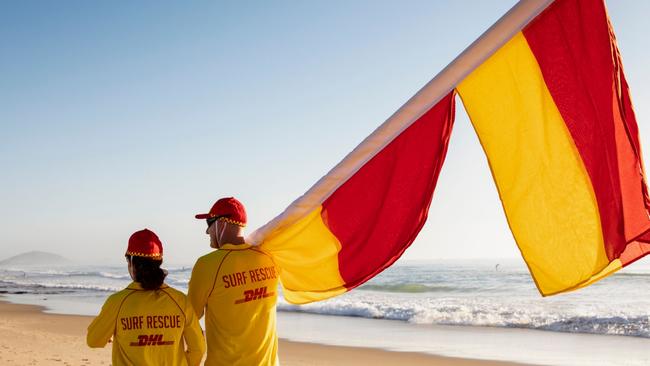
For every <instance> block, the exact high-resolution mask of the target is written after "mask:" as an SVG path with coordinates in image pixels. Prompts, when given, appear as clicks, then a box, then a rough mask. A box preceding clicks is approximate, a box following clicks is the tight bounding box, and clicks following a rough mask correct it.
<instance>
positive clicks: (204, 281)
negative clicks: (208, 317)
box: [187, 258, 216, 319]
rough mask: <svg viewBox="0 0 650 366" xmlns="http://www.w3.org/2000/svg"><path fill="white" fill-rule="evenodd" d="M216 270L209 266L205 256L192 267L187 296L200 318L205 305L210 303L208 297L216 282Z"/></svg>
mask: <svg viewBox="0 0 650 366" xmlns="http://www.w3.org/2000/svg"><path fill="white" fill-rule="evenodd" d="M215 275H216V274H215V273H214V270H212V269H211V268H209V267H208V266H207V265H206V263H205V260H204V259H203V258H199V260H198V261H196V264H195V265H194V268H192V275H191V277H190V283H189V284H188V288H187V297H188V298H189V299H190V303H191V304H192V307H193V308H194V313H195V314H196V316H197V318H198V319H201V318H202V317H203V311H204V309H205V305H207V303H208V297H209V296H210V291H212V286H213V284H214V278H213V277H214V276H215Z"/></svg>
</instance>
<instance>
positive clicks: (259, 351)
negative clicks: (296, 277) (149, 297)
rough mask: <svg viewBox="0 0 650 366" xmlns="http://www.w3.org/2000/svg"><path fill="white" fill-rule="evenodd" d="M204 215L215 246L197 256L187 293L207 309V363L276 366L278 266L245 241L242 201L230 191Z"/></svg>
mask: <svg viewBox="0 0 650 366" xmlns="http://www.w3.org/2000/svg"><path fill="white" fill-rule="evenodd" d="M196 218H197V219H205V220H206V221H207V225H208V229H207V230H206V234H208V235H209V236H210V246H211V247H212V248H215V249H216V250H215V251H212V252H211V253H209V254H207V255H204V256H203V257H201V258H199V259H198V260H197V262H196V264H195V265H194V268H193V270H192V276H191V278H190V283H189V289H188V297H189V299H190V301H191V303H192V305H193V306H194V310H195V311H196V314H197V315H198V316H199V318H201V317H202V316H203V315H204V314H205V331H206V338H207V343H208V355H207V358H206V361H205V365H207V366H215V365H219V366H220V365H224V366H226V365H227V366H276V365H279V361H278V336H277V333H276V309H275V305H276V301H277V297H278V295H277V288H278V275H279V273H278V268H277V267H276V266H275V264H274V262H273V259H272V258H271V257H270V256H269V255H268V254H267V253H265V252H264V251H262V250H260V249H259V248H257V247H254V246H252V245H250V244H247V243H246V242H245V240H244V238H243V236H242V228H243V227H244V226H245V225H246V211H245V209H244V206H243V205H242V204H241V202H239V201H238V200H236V199H235V198H233V197H228V198H222V199H220V200H218V201H217V202H216V203H215V204H214V205H213V206H212V208H211V209H210V212H208V213H207V214H199V215H196Z"/></svg>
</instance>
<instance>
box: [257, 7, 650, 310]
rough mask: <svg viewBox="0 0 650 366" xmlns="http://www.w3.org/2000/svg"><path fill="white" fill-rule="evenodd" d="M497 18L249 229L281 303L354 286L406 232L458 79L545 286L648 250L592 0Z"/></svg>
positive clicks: (626, 119)
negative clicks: (277, 270)
mask: <svg viewBox="0 0 650 366" xmlns="http://www.w3.org/2000/svg"><path fill="white" fill-rule="evenodd" d="M549 4H550V5H549ZM542 10H543V11H542ZM540 11H541V12H540ZM504 18H507V19H505V20H503V19H502V21H500V22H499V23H497V24H496V25H495V26H494V27H493V28H492V29H491V30H489V31H488V32H487V33H486V35H484V36H482V37H481V38H480V39H479V40H477V42H476V43H475V44H474V45H472V46H471V47H470V48H469V49H468V50H466V51H465V52H464V53H463V54H461V56H459V58H458V59H457V60H456V61H454V62H453V63H452V64H451V65H450V66H449V67H448V68H447V69H445V70H444V71H443V72H442V73H441V74H440V75H438V76H437V77H436V78H434V80H432V82H430V83H429V84H427V85H426V86H425V87H424V88H423V89H422V90H421V91H419V92H418V93H417V94H416V95H415V96H414V97H413V98H412V99H411V100H410V101H409V102H407V103H406V104H405V105H404V106H403V107H402V108H401V109H400V110H398V111H397V112H396V113H395V115H393V116H392V117H391V118H389V119H388V120H387V121H386V122H385V123H384V124H383V125H382V126H380V127H379V129H377V131H375V132H374V133H373V134H372V135H370V136H369V137H368V138H367V139H366V140H365V141H363V142H362V143H361V145H359V146H358V147H357V148H356V149H355V150H354V151H353V152H352V153H350V155H348V156H347V157H346V158H345V159H344V160H343V161H342V162H341V163H339V165H337V166H336V167H335V168H334V169H333V170H332V171H330V172H329V173H328V174H327V175H326V176H325V177H323V178H322V179H321V180H320V181H319V182H318V183H316V185H315V186H314V187H312V188H311V189H310V190H309V191H308V192H307V193H306V194H305V195H303V196H302V197H300V198H299V199H297V200H296V201H295V202H294V203H292V204H291V206H289V208H287V209H286V210H285V211H284V212H283V213H282V214H281V215H280V216H278V217H277V218H276V219H274V220H273V221H271V222H270V223H268V224H267V225H265V226H264V227H262V228H260V229H258V230H257V231H256V232H254V233H253V234H252V235H251V237H250V238H249V239H250V240H251V241H252V242H253V243H254V244H258V245H261V246H262V247H263V248H264V249H265V250H266V251H267V252H269V253H271V255H272V256H273V257H274V259H275V260H276V262H277V264H278V265H279V266H280V267H281V269H282V272H281V276H280V277H281V280H282V285H283V288H284V296H285V298H286V299H287V301H289V302H292V303H299V304H300V303H308V302H312V301H317V300H322V299H326V298H329V297H332V296H335V295H338V294H341V293H343V292H345V291H348V290H350V289H352V288H354V287H356V286H359V285H360V284H362V283H364V282H365V281H367V280H368V279H370V278H372V277H373V276H375V275H376V274H377V273H379V272H381V271H382V270H383V269H385V268H386V267H387V266H389V265H391V264H392V263H393V262H394V261H395V260H397V259H398V258H399V257H400V256H401V255H402V253H403V252H404V251H405V250H406V248H408V246H409V245H410V244H411V243H412V242H413V240H414V239H415V237H416V235H417V234H418V233H419V231H420V229H421V228H422V225H423V224H424V222H425V220H426V217H427V211H428V208H429V204H430V203H431V198H432V194H433V191H434V188H435V184H436V181H437V178H438V174H439V173H440V169H441V167H442V163H443V161H444V158H445V155H446V151H447V144H448V141H449V135H450V133H451V128H452V125H453V119H454V98H455V92H456V90H457V92H458V93H459V94H460V96H461V99H462V101H463V104H464V105H465V108H466V110H467V112H468V114H469V116H470V119H471V120H472V123H473V125H474V128H475V130H476V133H477V134H478V136H479V139H480V141H481V144H482V146H483V148H484V150H485V153H486V155H487V158H488V161H489V164H490V168H491V170H492V174H493V177H494V180H495V183H496V185H497V188H498V191H499V195H500V197H501V201H502V203H503V207H504V210H505V213H506V216H507V219H508V223H509V225H510V228H511V230H512V233H513V235H514V237H515V240H516V242H517V245H518V246H519V249H520V251H521V253H522V256H523V258H524V260H525V261H526V263H527V264H528V267H529V269H530V272H531V274H532V276H533V277H534V279H535V282H536V284H537V286H538V288H539V290H540V292H541V293H542V294H543V295H552V294H556V293H560V292H565V291H569V290H572V289H576V288H579V287H582V286H586V285H588V284H590V283H592V282H594V281H596V280H598V279H601V278H603V277H605V276H607V275H609V274H611V273H613V272H614V271H616V270H618V269H620V268H622V267H623V266H625V265H627V264H629V263H632V262H633V261H635V260H637V259H639V258H641V257H642V256H644V255H646V254H647V253H648V252H650V244H648V243H649V242H650V220H649V219H648V217H649V216H648V215H649V211H648V208H649V207H650V199H648V194H647V188H646V184H645V178H644V171H643V165H642V161H641V151H640V145H639V138H638V128H637V124H636V120H635V117H634V112H633V110H632V104H631V102H630V96H629V91H628V86H627V82H626V80H625V76H624V74H623V69H622V65H621V59H620V55H619V52H618V48H617V46H616V42H615V38H614V33H613V31H612V28H611V25H610V22H609V19H608V17H607V13H606V9H605V5H604V3H603V1H602V0H581V1H576V0H557V1H555V2H551V1H548V0H526V1H522V2H521V3H520V4H519V5H518V6H516V7H515V8H513V10H511V12H509V13H508V14H506V16H504ZM513 19H514V20H513ZM513 24H514V25H513ZM508 27H510V28H508ZM499 33H502V34H506V36H503V35H499ZM495 34H496V36H495ZM513 34H514V36H512V35H513ZM499 37H500V38H499ZM486 42H492V43H491V44H492V45H491V46H490V45H488V46H486ZM494 44H497V46H496V47H495V46H494ZM486 50H487V51H486ZM481 53H482V54H481ZM477 55H478V56H477ZM477 60H478V61H477Z"/></svg>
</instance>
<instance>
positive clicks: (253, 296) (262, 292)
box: [235, 286, 275, 304]
mask: <svg viewBox="0 0 650 366" xmlns="http://www.w3.org/2000/svg"><path fill="white" fill-rule="evenodd" d="M266 291H267V290H266V286H264V287H260V288H256V289H255V290H246V291H244V298H243V299H239V300H236V301H235V304H243V303H245V302H249V301H254V300H259V299H263V298H265V297H270V296H273V295H275V292H266Z"/></svg>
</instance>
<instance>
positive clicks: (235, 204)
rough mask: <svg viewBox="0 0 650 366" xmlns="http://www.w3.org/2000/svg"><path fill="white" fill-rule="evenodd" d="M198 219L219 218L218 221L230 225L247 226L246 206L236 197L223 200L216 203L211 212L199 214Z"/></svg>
mask: <svg viewBox="0 0 650 366" xmlns="http://www.w3.org/2000/svg"><path fill="white" fill-rule="evenodd" d="M194 217H196V218H197V219H209V218H213V217H217V218H218V220H223V221H225V222H227V223H230V224H235V225H237V226H242V227H243V226H246V210H245V209H244V205H242V203H241V202H239V201H238V200H237V199H235V198H234V197H227V198H221V199H220V200H218V201H217V202H215V203H214V205H213V206H212V208H211V209H210V212H208V213H206V214H198V215H196V216H194Z"/></svg>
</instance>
